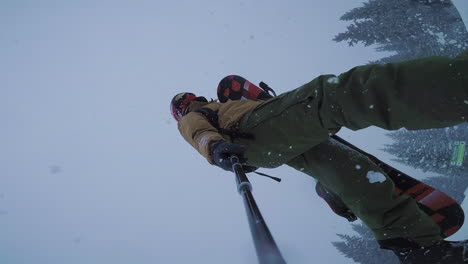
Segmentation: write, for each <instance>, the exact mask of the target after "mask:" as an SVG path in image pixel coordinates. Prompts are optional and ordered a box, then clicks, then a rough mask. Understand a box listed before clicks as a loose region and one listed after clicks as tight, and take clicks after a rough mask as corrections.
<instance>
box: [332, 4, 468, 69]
mask: <svg viewBox="0 0 468 264" xmlns="http://www.w3.org/2000/svg"><path fill="white" fill-rule="evenodd" d="M340 19H341V20H344V21H352V23H351V24H350V25H349V26H348V28H347V31H346V32H344V33H339V34H338V35H336V36H335V38H334V39H333V40H334V41H337V42H340V41H347V42H348V44H349V45H350V46H353V45H355V44H357V43H362V44H363V45H364V46H371V45H372V46H374V47H375V49H376V50H378V51H387V52H392V53H396V54H395V55H392V56H389V57H387V58H383V59H381V60H379V61H375V62H372V63H387V62H395V61H400V60H406V59H412V58H418V57H422V56H428V55H446V56H456V55H457V54H459V53H460V52H461V51H463V50H464V49H466V48H468V32H467V31H466V28H465V25H464V24H463V21H462V19H461V17H460V15H459V14H458V11H457V10H456V8H455V7H454V6H453V5H452V4H451V2H449V1H447V0H445V1H444V0H437V1H436V0H424V1H423V0H393V1H385V0H370V1H369V2H367V3H364V5H363V6H362V7H359V8H354V9H352V10H351V11H349V12H347V13H346V14H344V15H343V16H342V17H341V18H340Z"/></svg>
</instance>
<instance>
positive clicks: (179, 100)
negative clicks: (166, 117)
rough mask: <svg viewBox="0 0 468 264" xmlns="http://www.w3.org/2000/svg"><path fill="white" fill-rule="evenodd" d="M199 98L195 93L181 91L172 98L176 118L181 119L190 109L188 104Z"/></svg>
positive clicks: (172, 111)
mask: <svg viewBox="0 0 468 264" xmlns="http://www.w3.org/2000/svg"><path fill="white" fill-rule="evenodd" d="M195 99H197V96H196V95H195V94H193V93H179V94H176V95H175V96H174V98H172V101H171V113H172V116H173V117H174V119H175V120H177V121H179V120H180V119H181V118H182V117H183V116H184V115H185V114H186V113H187V110H188V104H189V103H190V102H191V101H193V100H195Z"/></svg>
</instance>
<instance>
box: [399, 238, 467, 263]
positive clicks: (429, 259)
mask: <svg viewBox="0 0 468 264" xmlns="http://www.w3.org/2000/svg"><path fill="white" fill-rule="evenodd" d="M394 252H395V254H396V255H397V256H398V258H399V259H400V261H401V263H402V264H467V263H468V240H463V241H445V240H441V241H439V242H437V243H436V244H434V245H431V246H426V247H420V248H413V249H407V250H394Z"/></svg>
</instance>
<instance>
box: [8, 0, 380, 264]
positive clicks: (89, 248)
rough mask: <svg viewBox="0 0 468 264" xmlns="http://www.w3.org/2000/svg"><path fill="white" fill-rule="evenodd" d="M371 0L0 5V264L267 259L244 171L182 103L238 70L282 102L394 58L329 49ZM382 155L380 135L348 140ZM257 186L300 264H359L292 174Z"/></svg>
mask: <svg viewBox="0 0 468 264" xmlns="http://www.w3.org/2000/svg"><path fill="white" fill-rule="evenodd" d="M361 3H362V1H360V0H330V1H315V0H313V1H310V0H309V1H305V0H304V1H290V0H288V1H286V0H285V1H278V0H274V1H267V0H257V1H247V0H246V1H220V0H211V1H210V0H200V1H188V0H187V1H182V0H173V1H160V0H156V1H116V0H113V1H110V0H109V1H104V0H89V1H47V0H44V1H34V0H31V1H21V0H2V1H0V92H1V96H0V120H1V121H2V124H3V126H2V129H1V130H0V149H1V151H0V263H14V264H16V263H27V264H29V263H34V264H42V263H47V264H63V263H67V264H82V263H86V264H88V263H114V264H120V263H122V264H123V263H139V264H149V263H177V264H178V263H205V264H211V263H225V264H238V263H243V264H244V263H245V264H249V263H256V256H255V251H254V247H253V244H252V241H251V237H250V232H249V229H248V224H247V221H246V216H245V212H244V208H243V204H242V199H241V197H240V196H239V195H238V194H237V192H236V186H235V182H234V177H233V175H232V174H231V173H227V172H224V171H222V170H221V169H218V168H216V167H213V166H211V165H209V164H208V163H207V162H206V161H205V160H204V159H203V158H202V157H201V156H199V155H198V153H197V152H196V151H195V150H193V149H192V148H191V146H190V145H189V144H187V143H186V142H185V141H184V140H183V139H182V137H181V136H180V135H179V133H178V131H177V127H176V122H175V121H174V120H173V119H172V117H171V115H170V113H169V102H170V100H171V98H172V96H173V95H174V94H176V93H179V92H182V91H191V92H194V93H196V94H199V95H204V96H206V97H208V98H210V97H212V98H214V97H215V96H216V86H217V84H218V82H219V81H220V80H221V79H222V78H223V77H224V76H226V75H229V74H238V75H242V76H244V77H245V78H247V79H249V80H250V81H252V82H254V83H258V82H260V81H265V82H267V83H268V84H269V85H270V86H271V87H273V88H275V89H276V90H277V92H284V91H288V90H291V89H294V88H296V87H298V86H300V85H302V84H304V83H306V82H308V81H310V80H311V79H313V78H315V77H316V76H318V75H320V74H324V73H335V74H338V73H341V72H343V71H346V70H348V69H350V68H351V67H353V66H356V65H360V64H365V63H367V62H368V61H370V60H375V59H378V58H380V57H382V56H383V55H382V54H376V53H375V52H373V50H372V49H371V48H369V47H368V48H363V47H360V46H357V47H352V48H350V47H347V45H346V44H344V43H340V44H337V43H335V42H333V41H332V40H331V39H332V38H333V36H334V35H336V34H338V33H340V32H343V31H344V30H345V27H346V25H347V24H346V23H344V22H342V21H339V17H340V16H341V15H342V14H344V13H345V12H346V11H348V10H350V9H352V8H354V7H358V6H360V5H361ZM340 135H341V136H343V137H344V138H346V139H348V140H350V141H352V142H353V143H356V144H357V145H359V146H361V147H363V148H364V149H366V150H369V151H373V153H374V154H379V153H380V154H381V152H379V150H378V149H379V148H380V147H382V145H383V144H384V143H385V142H386V140H388V139H386V138H385V136H384V132H383V131H382V130H379V129H374V128H371V129H367V130H364V131H360V132H350V131H343V132H341V133H340ZM263 171H264V172H267V173H270V174H272V175H274V176H279V177H282V178H283V182H282V183H280V184H278V183H275V182H273V181H270V180H267V179H264V178H256V177H255V176H252V177H251V181H252V183H253V185H254V196H255V198H256V199H257V202H258V204H259V206H260V209H261V210H262V212H263V214H264V217H265V219H266V221H267V223H268V225H269V226H270V229H271V231H272V233H273V235H274V237H275V239H276V241H277V244H278V246H279V247H280V249H281V251H282V253H283V255H284V257H285V258H286V260H287V261H288V263H298V264H301V263H312V262H317V263H325V262H326V263H331V264H335V263H336V264H342V263H352V262H351V261H350V260H349V259H345V258H344V257H342V256H341V255H340V254H339V253H338V252H337V251H336V249H335V248H334V247H333V246H332V245H331V243H330V242H331V241H337V240H338V237H337V236H336V233H351V232H352V231H351V230H350V225H349V224H348V223H347V221H346V220H345V219H343V218H340V217H338V216H335V215H334V214H333V213H332V212H331V210H330V209H328V208H327V205H326V204H325V202H323V201H322V200H321V199H320V198H319V197H318V196H317V195H316V194H315V191H314V186H315V183H314V181H313V180H312V179H311V178H310V177H308V176H306V175H302V174H300V173H299V172H297V171H294V170H292V169H290V168H287V167H281V168H278V169H275V170H263Z"/></svg>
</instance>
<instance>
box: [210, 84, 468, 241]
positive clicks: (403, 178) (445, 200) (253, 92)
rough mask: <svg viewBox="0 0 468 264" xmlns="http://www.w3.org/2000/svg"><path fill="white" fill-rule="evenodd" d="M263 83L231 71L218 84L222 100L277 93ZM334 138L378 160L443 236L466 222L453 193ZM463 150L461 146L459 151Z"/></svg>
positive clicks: (335, 200)
mask: <svg viewBox="0 0 468 264" xmlns="http://www.w3.org/2000/svg"><path fill="white" fill-rule="evenodd" d="M260 87H261V88H260ZM260 87H258V86H256V85H255V84H253V83H251V82H249V81H248V80H246V79H245V78H243V77H241V76H238V75H229V76H226V77H225V78H223V79H222V80H221V81H220V83H219V85H218V89H217V94H218V100H219V101H220V102H222V103H224V102H227V101H228V100H245V99H249V100H261V101H263V100H268V99H270V98H272V97H273V96H272V95H270V92H273V94H274V91H273V90H272V89H271V88H270V87H269V86H268V85H266V84H265V83H263V82H261V83H260ZM331 140H336V141H338V142H340V143H341V144H344V145H346V146H348V147H350V148H351V149H353V150H355V151H357V152H359V153H361V154H362V155H365V156H367V157H368V158H369V159H370V160H372V161H373V162H374V163H376V164H377V165H378V166H379V167H380V168H381V169H382V170H383V171H384V172H385V173H386V174H387V175H388V176H389V178H390V179H391V180H392V181H393V182H394V184H395V192H396V194H398V195H409V196H410V197H411V198H413V199H414V200H415V201H416V202H417V204H418V206H419V208H420V209H421V210H422V211H424V212H425V213H426V214H427V215H429V216H430V217H431V219H432V220H433V221H434V222H435V223H437V225H439V227H440V229H441V236H442V237H444V238H446V237H448V236H450V235H452V234H454V233H455V232H457V231H458V230H459V229H460V228H461V226H462V225H463V222H464V219H465V215H464V212H463V209H462V208H461V206H460V205H459V204H458V203H457V202H456V201H455V200H454V199H453V198H452V197H450V196H448V195H447V194H445V193H443V192H441V191H440V190H437V189H436V188H434V187H432V186H429V185H427V184H425V183H423V182H421V181H419V180H417V179H415V178H413V177H411V176H409V175H408V174H406V173H404V172H402V171H400V170H398V169H395V168H394V167H392V166H390V165H388V164H386V163H385V162H383V161H381V160H379V159H378V158H376V157H375V156H373V155H371V154H369V153H367V152H365V151H363V150H361V149H360V148H358V147H356V146H354V145H352V144H351V143H349V142H347V141H345V140H344V139H342V138H340V137H338V136H337V135H334V136H332V137H331ZM459 148H461V147H459ZM463 150H464V145H463ZM460 152H461V150H459V151H458V152H457V153H460ZM459 156H460V155H459V154H458V156H457V157H459ZM453 159H454V160H457V161H459V160H460V158H453ZM315 189H316V192H317V194H318V195H319V196H320V197H321V198H323V199H324V200H325V201H326V202H327V203H328V205H329V206H330V208H331V209H332V210H333V211H334V212H335V213H336V214H337V215H340V216H342V217H344V218H346V219H347V220H348V221H350V222H352V221H355V220H356V219H357V217H356V216H355V215H354V214H353V213H352V211H351V210H350V209H348V208H347V207H346V205H345V204H344V203H343V201H342V200H341V199H340V197H339V196H338V195H336V194H334V193H333V192H331V191H330V190H328V189H327V188H325V186H323V185H322V184H320V182H318V183H317V185H316V188H315Z"/></svg>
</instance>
